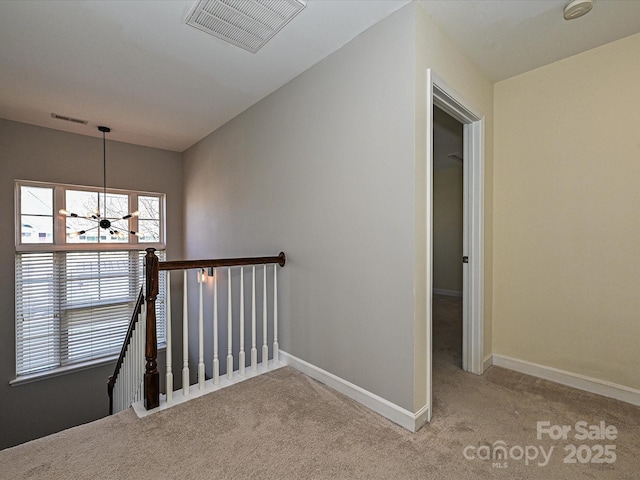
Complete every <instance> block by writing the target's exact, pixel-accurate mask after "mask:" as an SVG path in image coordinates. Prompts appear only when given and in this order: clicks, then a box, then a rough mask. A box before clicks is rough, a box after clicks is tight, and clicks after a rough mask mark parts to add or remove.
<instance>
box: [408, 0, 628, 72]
mask: <svg viewBox="0 0 640 480" xmlns="http://www.w3.org/2000/svg"><path fill="white" fill-rule="evenodd" d="M569 2H570V0H481V1H479V0H453V1H452V0H449V1H446V0H445V1H435V0H419V3H420V4H421V5H422V6H423V7H424V9H425V10H426V11H427V13H428V14H429V15H431V17H432V18H433V19H434V21H435V22H436V23H437V24H438V25H439V26H440V27H441V28H442V29H443V30H444V31H445V32H447V33H448V34H449V36H450V37H451V38H452V39H453V40H454V41H455V42H456V43H457V44H458V46H459V47H460V48H461V49H462V50H463V51H465V52H466V53H467V55H468V56H469V57H470V58H471V59H472V60H473V62H474V63H475V64H476V65H477V66H478V67H479V68H480V69H481V70H483V71H484V73H485V74H486V75H487V76H488V77H489V78H490V79H492V80H494V81H500V80H504V79H506V78H509V77H513V76H514V75H518V74H520V73H524V72H527V71H529V70H532V69H534V68H537V67H541V66H543V65H547V64H549V63H552V62H555V61H557V60H560V59H562V58H566V57H569V56H571V55H575V54H577V53H580V52H584V51H586V50H590V49H592V48H595V47H598V46H600V45H604V44H605V43H609V42H613V41H615V40H619V39H621V38H624V37H628V36H629V35H633V34H635V33H639V32H640V0H594V1H593V5H594V6H593V10H591V12H589V13H588V14H587V15H585V16H584V17H581V18H576V19H574V20H570V21H566V20H565V19H564V18H563V10H564V7H565V5H567V4H568V3H569Z"/></svg>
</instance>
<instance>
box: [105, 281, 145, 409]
mask: <svg viewBox="0 0 640 480" xmlns="http://www.w3.org/2000/svg"><path fill="white" fill-rule="evenodd" d="M145 310H146V308H145V305H144V295H143V292H142V288H140V293H139V294H138V299H137V301H136V305H135V307H134V309H133V313H132V315H131V320H130V321H129V328H128V329H127V334H126V335H125V338H124V342H123V344H122V349H121V350H120V356H119V357H118V361H117V362H116V367H115V369H114V371H113V375H111V376H110V377H109V381H108V383H107V392H108V393H109V415H112V414H114V413H118V412H121V411H123V410H126V409H127V408H129V407H130V406H131V404H132V403H133V402H137V401H139V400H141V398H142V395H143V388H142V380H143V378H144V362H143V360H142V359H143V358H144V357H143V352H144V347H145V341H146V328H145V327H146V325H145V322H144V321H143V320H144V318H145Z"/></svg>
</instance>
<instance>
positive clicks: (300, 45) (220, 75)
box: [0, 0, 640, 151]
mask: <svg viewBox="0 0 640 480" xmlns="http://www.w3.org/2000/svg"><path fill="white" fill-rule="evenodd" d="M410 1H411V0H307V7H306V8H305V9H304V10H303V11H302V12H301V13H300V14H299V15H298V16H297V17H296V18H295V19H294V20H293V21H292V22H291V23H290V24H288V25H287V26H286V27H285V28H284V29H283V30H282V31H281V32H280V33H279V34H278V35H276V37H275V38H274V39H273V40H272V41H271V42H269V43H268V44H267V45H266V46H265V47H264V48H263V49H262V50H260V51H259V52H258V53H257V54H255V55H254V54H251V53H249V52H246V51H244V50H242V49H240V48H237V47H234V46H232V45H229V44H226V43H224V42H222V41H220V40H218V39H217V38H214V37H211V36H209V35H207V34H205V33H203V32H201V31H199V30H196V29H194V28H192V27H189V26H187V25H185V24H184V18H185V17H186V15H187V13H188V12H189V10H190V8H191V6H192V5H193V4H194V3H195V0H164V1H162V2H160V1H135V0H122V1H104V0H100V1H91V0H89V1H80V0H70V1H62V0H52V1H44V0H42V1H34V0H22V1H13V0H0V117H2V118H7V119H10V120H15V121H19V122H25V123H30V124H34V125H40V126H45V127H49V128H56V129H59V130H65V131H70V132H75V133H80V134H84V135H93V136H100V133H99V132H98V131H97V129H96V127H97V126H98V125H106V126H109V127H111V128H112V132H111V133H110V134H109V136H108V138H109V139H111V140H119V141H123V142H129V143H134V144H139V145H147V146H152V147H156V148H163V149H168V150H175V151H183V150H185V149H186V148H188V147H189V146H191V145H193V144H194V143H195V142H197V141H198V140H200V139H201V138H203V137H204V136H206V135H207V134H209V133H210V132H212V131H213V130H215V129H217V128H218V127H220V126H221V125H223V124H224V123H226V122H227V121H229V120H230V119H231V118H233V117H234V116H236V115H238V114H239V113H241V112H242V111H243V110H245V109H247V108H248V107H250V106H251V105H253V104H254V103H256V102H257V101H259V100H260V99H262V98H264V97H265V96H266V95H268V94H269V93H271V92H273V91H274V90H276V89H278V88H279V87H280V86H282V85H284V84H285V83H287V82H288V81H289V80H291V79H293V78H294V77H296V76H297V75H299V74H300V73H302V72H303V71H305V70H306V69H308V68H309V67H311V66H312V65H314V64H315V63H317V62H319V61H320V60H322V59H323V58H325V57H326V56H327V55H329V54H330V53H332V52H334V51H335V50H337V49H339V48H340V47H342V46H343V45H345V44H346V43H348V42H349V41H350V40H352V39H353V38H355V37H356V36H357V35H358V34H360V33H361V32H363V31H364V30H366V29H367V28H369V27H370V26H372V25H373V24H375V23H376V22H378V21H380V20H381V19H383V18H384V17H386V16H387V15H389V14H391V13H392V12H394V11H395V10H397V9H399V8H401V7H402V6H404V5H406V4H407V3H409V2H410ZM567 2H568V0H567ZM419 3H420V4H421V5H422V6H423V7H424V8H425V10H426V11H427V12H428V13H429V14H430V15H431V16H432V17H433V18H434V20H435V21H436V23H438V24H439V25H440V26H441V27H442V29H443V30H445V31H446V32H448V33H449V35H450V36H451V37H452V38H453V39H454V41H456V42H457V43H458V44H459V45H460V47H461V48H462V49H463V50H464V51H466V52H467V54H468V55H469V57H470V58H471V59H472V60H473V61H474V62H475V63H476V64H477V65H478V66H479V67H480V68H481V69H483V70H484V71H485V73H486V74H487V75H488V76H489V77H490V78H492V79H494V80H500V79H504V78H507V77H509V76H512V75H515V74H518V73H522V72H524V71H528V70H530V69H532V68H536V67H538V66H541V65H544V64H547V63H550V62H552V61H555V60H557V59H559V58H563V57H566V56H569V55H572V54H575V53H578V52H580V51H584V50H588V49H590V48H593V47H595V46H598V45H601V44H604V43H607V42H610V41H613V40H616V39H619V38H622V37H625V36H628V35H631V34H633V33H637V32H639V31H640V1H637V0H624V1H616V0H595V7H594V9H593V11H592V12H591V13H590V14H589V15H587V16H586V17H583V18H580V19H577V20H574V21H572V22H566V21H564V20H563V19H562V8H563V7H564V5H565V3H566V2H565V1H564V0H560V1H556V0H544V1H541V0H527V1H519V0H497V1H495V0H482V1H478V0H460V1H451V0H419ZM52 112H55V113H57V114H60V115H65V116H69V117H75V118H80V119H85V120H88V121H89V124H88V125H86V126H85V125H75V124H72V123H68V122H64V121H60V120H54V119H52V118H51V113H52Z"/></svg>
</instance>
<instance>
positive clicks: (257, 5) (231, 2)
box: [186, 0, 306, 53]
mask: <svg viewBox="0 0 640 480" xmlns="http://www.w3.org/2000/svg"><path fill="white" fill-rule="evenodd" d="M305 6H306V4H305V3H303V2H302V1H301V0H198V2H196V4H195V5H194V6H193V8H192V9H191V12H190V13H189V16H187V19H186V23H187V25H191V26H192V27H195V28H197V29H199V30H202V31H203V32H207V33H208V34H210V35H213V36H215V37H218V38H221V39H222V40H224V41H226V42H229V43H231V44H233V45H236V46H238V47H240V48H244V49H245V50H248V51H249V52H251V53H256V52H257V51H258V50H260V49H261V48H262V47H263V46H264V44H266V43H267V42H268V41H269V40H271V38H273V36H274V35H275V34H276V33H278V32H279V31H280V29H281V28H282V27H284V26H285V25H286V24H287V23H289V21H290V20H291V19H292V18H293V17H295V16H296V15H297V14H298V13H300V12H301V11H302V9H303V8H304V7H305Z"/></svg>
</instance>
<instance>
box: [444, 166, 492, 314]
mask: <svg viewBox="0 0 640 480" xmlns="http://www.w3.org/2000/svg"><path fill="white" fill-rule="evenodd" d="M462 255H463V252H462V168H446V169H443V170H437V171H434V172H433V288H434V289H439V290H448V291H450V292H460V293H461V294H462ZM489 320H490V319H489Z"/></svg>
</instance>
